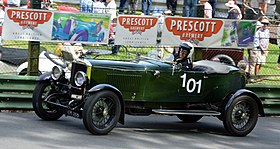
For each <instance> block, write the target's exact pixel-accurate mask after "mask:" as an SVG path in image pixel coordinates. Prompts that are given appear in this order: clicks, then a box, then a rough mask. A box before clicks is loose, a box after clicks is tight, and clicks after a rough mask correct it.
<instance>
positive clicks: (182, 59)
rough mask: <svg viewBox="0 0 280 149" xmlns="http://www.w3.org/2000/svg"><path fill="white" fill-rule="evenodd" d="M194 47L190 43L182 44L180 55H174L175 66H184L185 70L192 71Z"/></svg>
mask: <svg viewBox="0 0 280 149" xmlns="http://www.w3.org/2000/svg"><path fill="white" fill-rule="evenodd" d="M192 53H193V45H192V44H191V43H190V42H182V43H181V44H180V47H179V51H178V53H174V57H175V64H182V69H183V70H191V69H192V67H193V65H192Z"/></svg>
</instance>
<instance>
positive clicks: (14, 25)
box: [2, 8, 53, 41]
mask: <svg viewBox="0 0 280 149" xmlns="http://www.w3.org/2000/svg"><path fill="white" fill-rule="evenodd" d="M52 19H53V12H51V11H42V10H35V9H34V10H32V9H8V8H7V9H6V12H5V17H4V23H3V31H2V38H3V39H4V40H25V41H47V40H50V39H51V38H50V37H51V31H52Z"/></svg>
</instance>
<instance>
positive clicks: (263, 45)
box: [255, 19, 270, 75]
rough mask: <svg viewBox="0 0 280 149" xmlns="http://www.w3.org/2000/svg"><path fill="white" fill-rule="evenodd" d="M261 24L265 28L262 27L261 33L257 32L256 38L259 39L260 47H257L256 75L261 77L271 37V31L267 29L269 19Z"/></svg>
mask: <svg viewBox="0 0 280 149" xmlns="http://www.w3.org/2000/svg"><path fill="white" fill-rule="evenodd" d="M261 23H262V24H263V26H262V27H261V29H260V30H259V32H257V33H258V34H257V35H256V37H257V38H259V47H257V52H258V57H257V64H256V68H255V73H256V75H259V72H260V69H261V65H262V64H265V62H266V56H267V54H268V45H269V37H270V34H269V30H268V29H267V26H268V24H269V21H268V20H267V19H263V20H262V21H261Z"/></svg>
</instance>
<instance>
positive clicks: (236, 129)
mask: <svg viewBox="0 0 280 149" xmlns="http://www.w3.org/2000/svg"><path fill="white" fill-rule="evenodd" d="M258 113H259V110H258V105H257V103H256V101H255V100H254V99H253V98H252V97H250V96H247V95H242V96H239V97H237V98H236V99H235V100H234V101H233V103H232V104H231V105H230V107H229V108H228V109H227V111H225V113H224V120H223V124H224V127H225V129H226V130H227V131H228V132H229V133H230V134H231V135H234V136H246V135H248V134H249V133H250V132H251V131H252V130H253V129H254V127H255V125H256V123H257V121H258Z"/></svg>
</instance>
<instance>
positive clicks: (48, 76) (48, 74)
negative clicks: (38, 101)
mask: <svg viewBox="0 0 280 149" xmlns="http://www.w3.org/2000/svg"><path fill="white" fill-rule="evenodd" d="M51 75H52V72H46V73H43V74H41V75H40V76H39V77H38V79H37V81H46V80H50V79H51Z"/></svg>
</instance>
